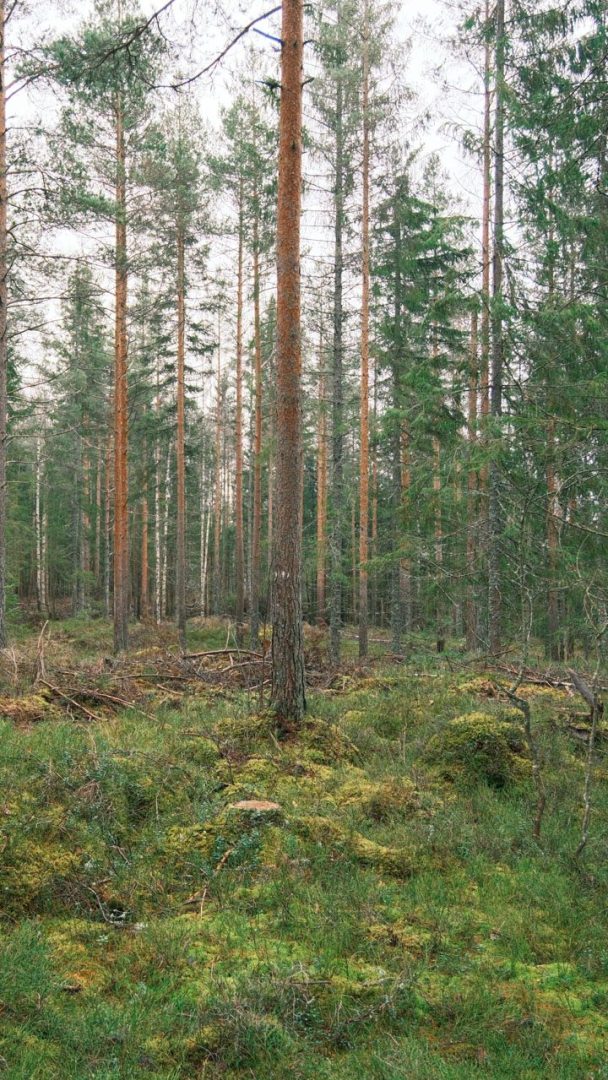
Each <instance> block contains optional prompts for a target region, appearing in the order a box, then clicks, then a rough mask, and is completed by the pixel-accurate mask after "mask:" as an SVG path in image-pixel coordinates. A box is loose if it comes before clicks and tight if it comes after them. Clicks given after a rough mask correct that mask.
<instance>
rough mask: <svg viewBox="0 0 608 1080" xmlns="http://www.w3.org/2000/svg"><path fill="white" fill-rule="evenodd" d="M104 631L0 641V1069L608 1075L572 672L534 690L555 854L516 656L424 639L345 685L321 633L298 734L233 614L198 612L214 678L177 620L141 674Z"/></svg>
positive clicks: (139, 647)
mask: <svg viewBox="0 0 608 1080" xmlns="http://www.w3.org/2000/svg"><path fill="white" fill-rule="evenodd" d="M49 633H50V637H49ZM110 642H111V636H110V628H109V627H108V625H107V624H105V623H103V622H92V623H86V622H74V621H72V622H67V623H64V624H61V625H59V624H54V625H53V626H51V627H49V628H48V629H47V632H46V637H45V638H43V643H42V644H41V643H40V641H39V638H38V632H33V631H30V632H25V631H24V632H23V635H22V637H21V639H20V640H19V641H18V642H17V643H16V644H15V646H14V648H13V650H12V652H11V653H10V654H7V655H6V656H5V657H4V659H3V661H2V669H1V671H0V677H1V679H2V685H1V686H0V691H1V694H2V696H1V697H0V716H2V717H3V719H0V865H1V870H0V873H1V877H0V890H1V892H0V896H1V900H0V908H1V909H2V919H1V921H0V1067H1V1069H2V1071H3V1075H5V1076H7V1077H10V1078H11V1080H55V1078H56V1080H89V1078H96V1080H102V1078H103V1080H111V1078H112V1080H114V1078H125V1080H126V1078H134V1077H135V1078H137V1077H141V1078H150V1080H154V1078H161V1077H162V1078H163V1080H194V1078H201V1080H202V1078H209V1080H211V1078H213V1080H215V1078H218V1080H237V1078H238V1080H242V1078H255V1080H284V1078H285V1077H291V1078H293V1080H313V1078H314V1080H324V1078H327V1080H329V1078H331V1080H362V1078H365V1080H405V1078H412V1077H415V1078H417V1080H435V1078H437V1080H439V1078H441V1080H444V1078H445V1080H464V1078H469V1077H476V1076H488V1077H493V1078H502V1077H504V1078H507V1077H508V1078H514V1077H522V1078H532V1077H551V1078H572V1080H575V1078H576V1080H580V1078H589V1080H591V1078H600V1077H608V945H607V942H608V905H607V904H606V896H607V892H606V886H607V884H608V859H607V857H606V856H607V836H608V834H607V823H608V783H607V780H608V771H607V769H606V763H605V746H606V744H605V742H604V739H603V737H602V738H601V739H600V741H599V743H598V753H597V763H596V768H595V773H594V786H593V800H594V808H593V815H592V821H591V835H590V840H589V843H588V845H587V847H586V849H585V851H584V852H583V853H582V855H580V857H576V856H575V851H576V847H577V843H578V840H579V836H580V827H581V816H582V801H583V783H584V772H585V741H586V724H585V719H584V713H585V708H586V707H585V705H584V703H582V702H581V699H580V698H578V697H577V696H576V695H575V694H573V693H572V691H571V690H569V688H568V687H565V688H561V687H551V686H543V685H534V684H533V685H529V686H527V687H525V688H524V689H523V690H522V693H524V694H525V695H526V697H527V700H528V701H529V704H530V709H531V718H532V724H533V728H534V731H535V733H536V735H537V738H538V742H539V747H540V750H541V754H542V762H543V773H544V781H545V786H546V790H547V805H546V810H545V815H544V821H543V831H542V836H541V841H540V844H539V843H536V842H535V841H534V839H533V837H532V823H533V818H534V805H535V791H534V785H533V783H532V777H531V763H530V757H529V751H528V748H527V745H526V741H525V738H524V733H523V726H522V716H521V713H518V712H516V711H514V709H513V707H512V704H511V703H510V701H509V698H508V697H507V695H506V694H505V693H504V688H505V687H506V686H508V685H509V682H508V676H506V675H505V674H503V673H501V672H500V671H492V670H491V669H489V668H488V667H487V666H485V667H482V666H481V665H476V664H475V663H473V662H470V658H469V663H467V664H465V663H464V660H463V657H462V655H459V656H457V655H456V653H454V654H452V655H451V656H450V655H449V654H448V657H447V659H446V662H444V661H440V660H439V659H438V658H437V657H435V656H433V655H432V654H431V652H430V650H429V649H423V648H420V649H418V650H417V651H414V652H412V654H411V655H410V656H409V658H408V659H407V661H406V662H404V663H401V664H395V663H391V662H390V660H389V658H388V657H387V658H386V659H384V660H382V659H377V660H376V662H375V663H373V664H372V665H371V666H369V667H368V668H367V669H366V670H365V671H361V670H358V669H357V668H356V666H355V664H354V662H352V663H350V664H347V665H345V668H344V670H343V671H342V672H341V673H340V674H339V676H338V677H335V678H332V677H331V674H330V675H329V676H327V672H325V671H324V669H323V663H322V642H321V641H320V640H319V639H318V638H314V636H313V641H312V646H311V648H312V650H313V652H314V651H315V650H316V654H315V655H314V656H313V657H312V658H311V668H312V669H313V680H312V681H313V684H314V685H313V689H312V690H311V693H310V699H309V712H308V718H307V720H306V723H305V725H304V727H303V729H302V732H301V734H300V735H299V736H298V737H297V738H296V739H293V740H290V741H288V742H280V741H278V740H277V738H276V734H275V731H274V729H273V723H272V719H271V718H270V717H269V716H268V714H267V713H266V712H265V711H264V707H263V706H264V700H263V698H262V697H261V695H262V694H263V692H264V683H265V680H266V674H267V673H266V670H265V663H264V660H263V658H262V659H261V661H260V658H258V657H251V658H250V659H252V660H257V661H259V663H258V664H256V665H253V666H252V668H251V669H248V668H247V667H246V666H239V665H240V664H245V662H246V660H247V657H244V656H238V655H232V656H229V655H228V654H225V653H215V650H218V649H223V648H225V647H226V628H225V627H224V626H223V625H222V624H220V623H209V624H207V625H200V626H198V627H196V626H195V627H194V629H193V631H192V635H191V642H192V645H191V647H192V650H193V651H196V650H198V651H200V652H205V651H212V650H213V652H214V655H211V656H209V657H197V658H195V659H194V660H192V661H191V662H190V663H191V664H193V665H195V666H194V667H193V668H192V670H189V669H188V670H186V669H184V667H183V663H180V660H179V657H178V656H177V648H176V646H175V637H174V634H173V631H172V630H170V629H167V630H165V631H162V632H161V634H160V635H159V634H158V632H157V631H156V630H152V629H151V628H150V629H148V630H142V631H138V632H137V635H136V636H135V640H134V645H133V652H132V654H130V656H129V658H128V661H126V662H125V664H124V665H123V666H122V667H121V666H120V665H116V664H115V663H114V662H113V661H112V660H110V659H105V657H107V656H109V650H110ZM378 651H380V650H378ZM201 665H204V668H203V667H202V666H201ZM230 669H234V670H233V671H230ZM244 673H245V675H246V677H247V681H244ZM36 674H37V675H38V686H37V687H36V689H35V690H32V689H31V683H32V680H33V678H35V676H36ZM87 693H88V696H87ZM62 695H63V696H62Z"/></svg>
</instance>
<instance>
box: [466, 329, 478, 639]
mask: <svg viewBox="0 0 608 1080" xmlns="http://www.w3.org/2000/svg"><path fill="white" fill-rule="evenodd" d="M477 378H478V371H477V312H476V311H474V312H473V313H472V315H471V343H470V353H469V396H468V417H467V429H468V451H469V470H468V473H467V534H466V535H467V539H466V587H465V588H466V600H465V634H466V646H467V649H475V648H476V647H477V617H478V612H477V597H476V594H475V563H476V554H477V552H476V547H477V543H476V542H477V529H478V521H477V512H478V506H477V483H478V476H477V470H476V469H475V468H473V463H472V460H471V459H472V458H473V455H474V452H475V443H476V441H477Z"/></svg>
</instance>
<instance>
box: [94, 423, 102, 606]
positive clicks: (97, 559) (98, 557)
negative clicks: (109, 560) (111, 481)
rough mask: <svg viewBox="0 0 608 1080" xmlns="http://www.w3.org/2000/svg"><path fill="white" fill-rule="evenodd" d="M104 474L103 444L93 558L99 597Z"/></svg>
mask: <svg viewBox="0 0 608 1080" xmlns="http://www.w3.org/2000/svg"><path fill="white" fill-rule="evenodd" d="M102 472H103V455H102V449H101V442H100V443H99V446H98V449H97V467H96V470H95V553H94V556H93V574H94V576H95V590H96V594H97V596H99V593H100V589H101V581H100V577H101V532H102V528H101V487H102Z"/></svg>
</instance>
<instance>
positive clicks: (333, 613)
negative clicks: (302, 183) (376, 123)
mask: <svg viewBox="0 0 608 1080" xmlns="http://www.w3.org/2000/svg"><path fill="white" fill-rule="evenodd" d="M336 18H337V23H338V27H340V25H341V20H342V8H341V4H340V3H338V5H337V8H336ZM335 125H336V128H335V136H336V142H335V190H334V213H335V222H334V312H333V324H334V325H333V356H332V372H331V404H332V434H331V528H330V540H329V543H330V552H329V555H330V578H329V623H330V659H331V663H332V664H333V665H334V667H337V665H338V664H339V663H340V649H341V634H342V574H343V565H342V564H343V548H344V535H343V533H344V462H343V455H344V396H343V395H344V388H343V385H342V380H343V374H342V368H343V352H344V345H343V326H342V322H343V315H342V305H343V287H344V286H343V278H344V250H343V248H344V198H345V195H344V187H345V184H344V167H345V163H344V87H343V81H342V78H341V75H340V74H338V77H337V82H336V118H335Z"/></svg>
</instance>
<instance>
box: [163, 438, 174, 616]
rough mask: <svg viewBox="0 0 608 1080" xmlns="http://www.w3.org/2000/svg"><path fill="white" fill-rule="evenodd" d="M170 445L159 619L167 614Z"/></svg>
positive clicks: (166, 472)
mask: <svg viewBox="0 0 608 1080" xmlns="http://www.w3.org/2000/svg"><path fill="white" fill-rule="evenodd" d="M172 449H173V448H172V446H171V443H169V445H168V447H167V464H166V467H165V486H164V498H163V525H162V533H161V566H162V573H161V579H160V596H161V601H160V609H161V618H162V619H166V618H167V616H168V614H169V595H168V587H167V586H168V580H169V543H168V540H169V504H170V502H171V451H172Z"/></svg>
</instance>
